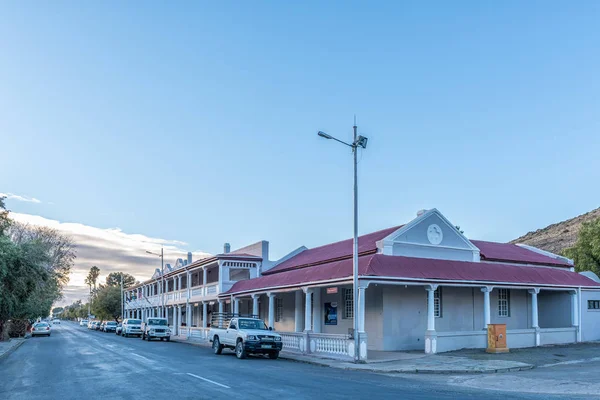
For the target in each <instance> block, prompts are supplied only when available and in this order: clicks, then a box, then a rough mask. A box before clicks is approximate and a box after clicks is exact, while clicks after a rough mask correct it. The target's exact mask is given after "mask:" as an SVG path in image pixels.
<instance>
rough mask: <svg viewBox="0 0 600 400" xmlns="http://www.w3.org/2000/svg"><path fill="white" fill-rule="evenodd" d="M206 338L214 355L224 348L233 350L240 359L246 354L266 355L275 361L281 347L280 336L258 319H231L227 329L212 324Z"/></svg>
mask: <svg viewBox="0 0 600 400" xmlns="http://www.w3.org/2000/svg"><path fill="white" fill-rule="evenodd" d="M208 337H209V338H210V341H211V342H212V348H213V350H214V352H215V354H221V352H222V351H223V349H224V348H228V349H232V350H235V355H236V357H237V358H240V359H241V358H246V355H248V354H266V355H268V356H269V358H271V359H276V358H277V357H279V352H280V351H281V347H282V342H281V336H280V335H279V334H277V333H275V332H273V331H272V329H271V328H267V326H266V325H265V323H264V322H263V321H262V320H261V319H258V318H242V317H236V318H232V319H231V320H230V321H229V323H228V324H227V328H219V327H217V326H215V325H214V324H213V325H211V328H210V331H209V336H208Z"/></svg>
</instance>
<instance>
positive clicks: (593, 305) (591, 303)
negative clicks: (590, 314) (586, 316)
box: [588, 300, 600, 310]
mask: <svg viewBox="0 0 600 400" xmlns="http://www.w3.org/2000/svg"><path fill="white" fill-rule="evenodd" d="M588 310H600V300H588Z"/></svg>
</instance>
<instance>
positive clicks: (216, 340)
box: [213, 336, 223, 354]
mask: <svg viewBox="0 0 600 400" xmlns="http://www.w3.org/2000/svg"><path fill="white" fill-rule="evenodd" d="M213 351H214V352H215V354H221V353H222V352H223V345H221V342H220V341H219V337H218V336H215V338H214V340H213Z"/></svg>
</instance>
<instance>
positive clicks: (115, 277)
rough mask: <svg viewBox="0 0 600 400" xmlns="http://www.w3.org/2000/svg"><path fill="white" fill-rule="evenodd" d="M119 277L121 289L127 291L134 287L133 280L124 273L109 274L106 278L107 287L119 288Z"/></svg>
mask: <svg viewBox="0 0 600 400" xmlns="http://www.w3.org/2000/svg"><path fill="white" fill-rule="evenodd" d="M121 276H122V277H123V288H124V289H127V288H128V287H131V286H133V285H135V278H134V276H133V275H130V274H128V273H126V272H111V273H110V274H108V276H107V277H106V285H107V286H119V287H121Z"/></svg>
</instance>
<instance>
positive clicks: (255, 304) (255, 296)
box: [252, 294, 260, 318]
mask: <svg viewBox="0 0 600 400" xmlns="http://www.w3.org/2000/svg"><path fill="white" fill-rule="evenodd" d="M259 297H260V295H259V294H253V295H252V315H253V316H254V317H256V318H258V316H259V314H260V311H259V310H258V298H259Z"/></svg>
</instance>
